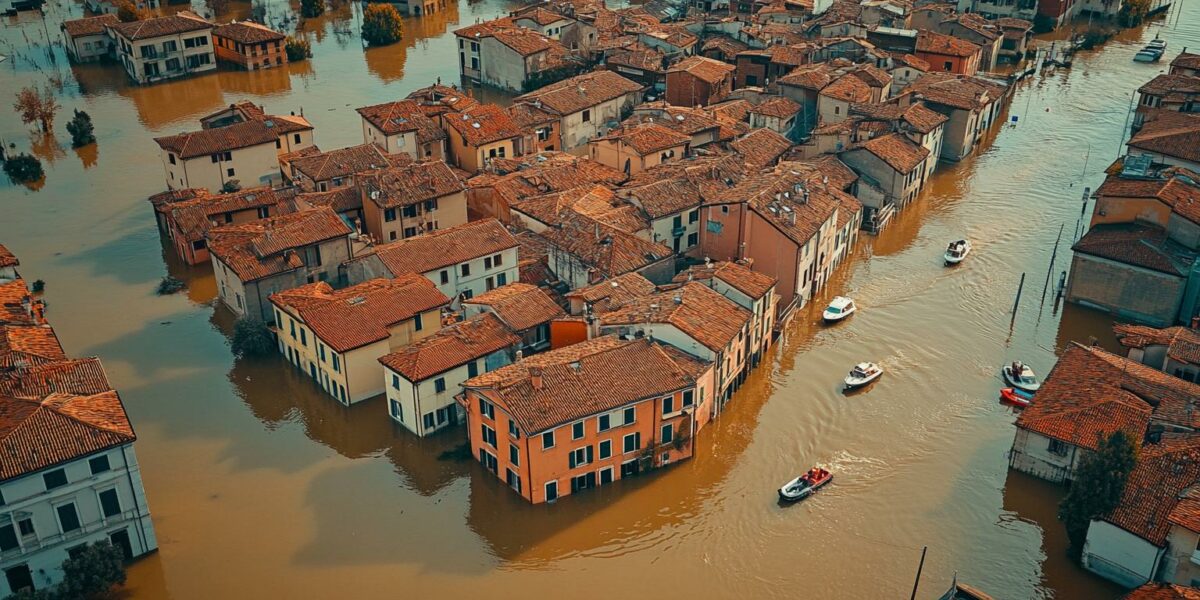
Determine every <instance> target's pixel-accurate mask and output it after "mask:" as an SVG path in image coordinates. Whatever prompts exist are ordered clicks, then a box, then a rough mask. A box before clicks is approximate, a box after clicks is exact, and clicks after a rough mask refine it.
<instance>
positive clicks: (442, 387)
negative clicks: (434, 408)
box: [433, 377, 446, 394]
mask: <svg viewBox="0 0 1200 600" xmlns="http://www.w3.org/2000/svg"><path fill="white" fill-rule="evenodd" d="M433 391H434V392H435V393H438V394H440V393H442V392H444V391H446V378H445V377H438V378H437V379H434V380H433Z"/></svg>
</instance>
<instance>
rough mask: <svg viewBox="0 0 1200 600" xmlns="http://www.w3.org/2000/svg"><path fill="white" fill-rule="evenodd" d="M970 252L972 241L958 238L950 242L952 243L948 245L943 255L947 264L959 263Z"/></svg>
mask: <svg viewBox="0 0 1200 600" xmlns="http://www.w3.org/2000/svg"><path fill="white" fill-rule="evenodd" d="M970 253H971V242H969V241H967V240H958V241H957V242H950V245H949V246H946V252H945V254H943V255H942V258H945V259H946V264H950V265H957V264H958V263H960V262H962V261H963V259H964V258H966V257H967V255H968V254H970Z"/></svg>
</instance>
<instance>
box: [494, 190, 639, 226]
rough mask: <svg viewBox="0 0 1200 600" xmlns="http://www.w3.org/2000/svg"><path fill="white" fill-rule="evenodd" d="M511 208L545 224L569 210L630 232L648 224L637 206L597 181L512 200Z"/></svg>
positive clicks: (557, 221) (550, 224)
mask: <svg viewBox="0 0 1200 600" xmlns="http://www.w3.org/2000/svg"><path fill="white" fill-rule="evenodd" d="M510 209H511V210H513V211H515V212H519V213H521V215H523V216H526V217H529V218H532V219H534V220H536V221H538V222H540V223H542V224H544V225H546V226H548V227H552V226H554V225H555V224H556V223H559V222H561V221H562V219H563V218H564V217H565V216H566V215H567V214H568V213H578V214H581V215H587V216H588V217H591V218H594V219H597V220H599V221H601V222H603V223H604V224H606V225H609V226H612V227H615V228H617V229H620V230H621V231H626V232H630V233H633V232H637V231H641V230H643V229H647V228H648V227H649V226H650V224H649V223H648V222H647V220H646V217H645V215H643V214H641V212H640V211H639V210H638V209H637V207H635V206H633V205H631V204H629V203H627V202H624V201H622V200H621V199H620V198H617V196H616V195H615V194H614V193H613V191H612V190H610V189H608V188H606V187H604V186H600V185H591V186H580V187H575V188H571V189H569V190H567V191H564V192H555V193H551V194H545V195H542V196H534V197H531V198H526V199H523V200H521V201H519V202H516V203H513V204H511V205H510Z"/></svg>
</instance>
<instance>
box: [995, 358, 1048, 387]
mask: <svg viewBox="0 0 1200 600" xmlns="http://www.w3.org/2000/svg"><path fill="white" fill-rule="evenodd" d="M1000 374H1001V375H1003V376H1004V382H1005V383H1007V384H1008V385H1011V386H1012V387H1015V388H1017V389H1019V390H1025V391H1026V392H1036V391H1037V390H1038V388H1040V387H1042V384H1041V383H1039V382H1038V379H1037V375H1034V374H1033V369H1030V368H1029V365H1027V364H1025V363H1022V362H1021V361H1019V360H1015V361H1013V362H1012V364H1010V365H1004V368H1002V369H1000Z"/></svg>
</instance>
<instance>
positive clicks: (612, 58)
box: [604, 47, 666, 74]
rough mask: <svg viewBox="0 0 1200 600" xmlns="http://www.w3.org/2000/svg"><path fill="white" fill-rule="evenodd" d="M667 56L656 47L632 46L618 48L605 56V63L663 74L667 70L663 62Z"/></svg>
mask: <svg viewBox="0 0 1200 600" xmlns="http://www.w3.org/2000/svg"><path fill="white" fill-rule="evenodd" d="M665 58H666V57H665V55H664V54H663V53H662V52H660V51H659V50H658V49H656V48H639V47H631V48H629V49H627V50H618V51H616V52H613V53H611V54H609V55H608V56H607V57H605V59H604V64H606V65H609V66H614V65H617V66H624V67H630V68H633V69H640V70H642V71H648V72H651V73H658V74H662V73H665V72H666V66H664V64H663V63H664V62H665Z"/></svg>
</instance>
